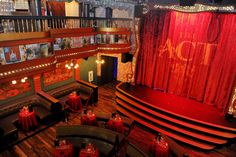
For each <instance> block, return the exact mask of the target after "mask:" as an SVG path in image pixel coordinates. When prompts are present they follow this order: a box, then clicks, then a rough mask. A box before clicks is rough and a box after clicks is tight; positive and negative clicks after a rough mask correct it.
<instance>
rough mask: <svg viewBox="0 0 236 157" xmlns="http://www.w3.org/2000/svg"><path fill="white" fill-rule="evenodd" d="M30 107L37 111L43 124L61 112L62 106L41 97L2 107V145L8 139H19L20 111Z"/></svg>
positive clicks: (37, 96) (17, 101) (16, 101)
mask: <svg viewBox="0 0 236 157" xmlns="http://www.w3.org/2000/svg"><path fill="white" fill-rule="evenodd" d="M58 102H59V101H58ZM29 105H31V106H32V108H33V110H34V111H35V114H36V117H37V119H38V120H39V121H40V122H43V123H44V122H45V121H47V119H50V118H51V117H52V116H54V114H57V113H60V112H61V104H59V103H52V102H51V101H49V100H47V99H45V98H44V97H42V96H40V95H34V96H30V97H25V98H23V99H20V100H15V101H14V102H12V103H8V104H4V105H2V107H1V108H0V143H2V142H4V140H6V139H7V140H8V139H12V140H16V139H17V138H18V129H17V127H16V126H17V124H18V117H19V111H20V109H22V108H23V107H24V106H29Z"/></svg>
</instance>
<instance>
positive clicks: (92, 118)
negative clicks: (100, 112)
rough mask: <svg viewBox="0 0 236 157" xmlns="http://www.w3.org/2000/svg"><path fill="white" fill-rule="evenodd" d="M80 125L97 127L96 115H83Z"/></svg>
mask: <svg viewBox="0 0 236 157" xmlns="http://www.w3.org/2000/svg"><path fill="white" fill-rule="evenodd" d="M81 124H83V125H94V126H97V120H96V115H95V114H94V113H92V114H85V115H83V116H82V117H81Z"/></svg>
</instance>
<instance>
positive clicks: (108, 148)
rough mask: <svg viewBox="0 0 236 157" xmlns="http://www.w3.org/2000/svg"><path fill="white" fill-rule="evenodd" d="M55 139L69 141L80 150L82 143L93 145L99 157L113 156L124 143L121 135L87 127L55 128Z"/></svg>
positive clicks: (103, 129) (69, 126)
mask: <svg viewBox="0 0 236 157" xmlns="http://www.w3.org/2000/svg"><path fill="white" fill-rule="evenodd" d="M56 138H57V139H59V140H62V139H63V140H67V141H69V142H70V143H71V144H72V145H73V146H74V147H75V148H78V149H79V148H81V145H82V143H93V144H94V145H95V146H96V147H97V148H98V150H99V152H100V154H101V156H107V157H108V156H113V155H116V154H117V153H118V150H119V148H120V147H121V146H122V145H123V144H124V142H125V136H124V135H123V134H120V133H117V132H114V131H111V130H108V129H105V128H101V127H96V126H88V125H67V126H58V127H57V128H56Z"/></svg>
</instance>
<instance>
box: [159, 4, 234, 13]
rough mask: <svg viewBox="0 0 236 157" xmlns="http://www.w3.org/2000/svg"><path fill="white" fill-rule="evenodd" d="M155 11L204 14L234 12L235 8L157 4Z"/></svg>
mask: <svg viewBox="0 0 236 157" xmlns="http://www.w3.org/2000/svg"><path fill="white" fill-rule="evenodd" d="M154 9H171V10H176V11H182V12H192V13H195V12H203V11H226V12H234V9H235V8H234V6H231V5H229V6H214V5H203V4H195V5H194V6H180V5H161V4H155V5H154Z"/></svg>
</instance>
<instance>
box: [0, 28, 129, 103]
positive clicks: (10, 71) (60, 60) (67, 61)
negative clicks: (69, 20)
mask: <svg viewBox="0 0 236 157" xmlns="http://www.w3.org/2000/svg"><path fill="white" fill-rule="evenodd" d="M130 35H131V34H130V31H129V30H128V29H124V28H122V29H121V28H115V29H107V30H102V29H100V30H94V29H93V28H79V29H55V30H50V31H49V32H42V33H37V34H35V33H10V34H5V33H3V34H0V38H1V39H0V82H1V84H0V93H1V96H0V104H1V102H3V101H6V100H9V99H14V98H16V97H21V96H22V97H23V96H25V95H27V94H28V93H32V92H34V89H35V88H34V86H40V89H43V90H49V89H53V88H55V87H57V86H59V85H63V84H65V83H69V82H71V81H73V80H75V71H76V68H78V66H79V65H77V64H76V63H77V62H79V60H80V59H83V58H86V57H90V56H94V55H96V54H97V53H103V54H109V53H111V54H114V53H126V52H129V51H130V49H131V42H130ZM72 64H73V66H70V65H72ZM95 64H96V63H95ZM36 75H37V76H40V78H41V79H40V80H41V81H34V79H35V76H36ZM59 76H60V77H59ZM77 78H79V77H77ZM35 82H38V84H37V85H36V84H35ZM39 83H40V84H39Z"/></svg>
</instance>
